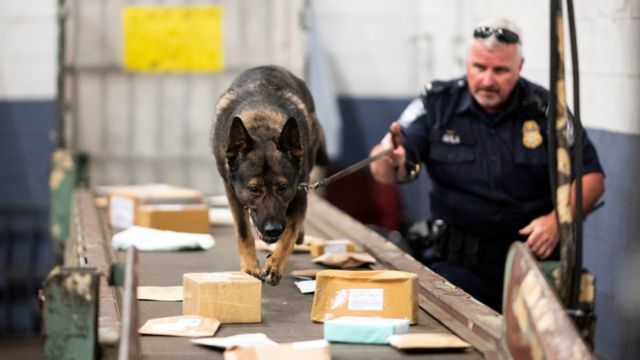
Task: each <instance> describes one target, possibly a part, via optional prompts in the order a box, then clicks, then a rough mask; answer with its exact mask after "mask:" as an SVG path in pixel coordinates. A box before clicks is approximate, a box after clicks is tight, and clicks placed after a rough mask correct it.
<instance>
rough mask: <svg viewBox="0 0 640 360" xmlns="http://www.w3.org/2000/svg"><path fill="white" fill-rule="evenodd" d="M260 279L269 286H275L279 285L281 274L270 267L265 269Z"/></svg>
mask: <svg viewBox="0 0 640 360" xmlns="http://www.w3.org/2000/svg"><path fill="white" fill-rule="evenodd" d="M260 279H262V281H264V282H266V283H267V284H269V285H272V286H276V285H278V284H279V283H280V279H282V274H281V273H280V272H278V271H276V270H274V269H273V268H271V267H267V268H266V269H265V270H264V271H263V272H262V274H260Z"/></svg>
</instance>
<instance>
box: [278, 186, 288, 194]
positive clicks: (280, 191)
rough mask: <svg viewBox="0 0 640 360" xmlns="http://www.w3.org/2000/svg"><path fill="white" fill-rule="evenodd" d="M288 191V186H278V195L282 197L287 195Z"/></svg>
mask: <svg viewBox="0 0 640 360" xmlns="http://www.w3.org/2000/svg"><path fill="white" fill-rule="evenodd" d="M287 190H288V187H287V184H280V185H278V188H277V189H276V191H277V192H278V194H280V195H282V194H284V193H286V192H287Z"/></svg>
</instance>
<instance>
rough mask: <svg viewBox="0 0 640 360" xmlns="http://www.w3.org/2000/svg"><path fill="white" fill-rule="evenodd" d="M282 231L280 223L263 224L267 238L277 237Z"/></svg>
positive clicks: (282, 227)
mask: <svg viewBox="0 0 640 360" xmlns="http://www.w3.org/2000/svg"><path fill="white" fill-rule="evenodd" d="M283 231H284V226H282V224H278V223H273V222H268V223H266V224H265V226H264V235H265V236H266V237H269V238H276V239H277V238H279V237H280V235H282V232H283Z"/></svg>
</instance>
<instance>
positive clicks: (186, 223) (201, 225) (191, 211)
mask: <svg viewBox="0 0 640 360" xmlns="http://www.w3.org/2000/svg"><path fill="white" fill-rule="evenodd" d="M134 223H135V225H138V226H146V227H150V228H154V229H160V230H171V231H181V232H189V233H203V234H208V233H209V207H208V206H207V205H205V204H189V205H181V204H160V205H139V206H138V208H137V209H136V215H135V220H134Z"/></svg>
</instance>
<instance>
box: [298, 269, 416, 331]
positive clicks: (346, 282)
mask: <svg viewBox="0 0 640 360" xmlns="http://www.w3.org/2000/svg"><path fill="white" fill-rule="evenodd" d="M340 316H373V317H384V318H398V319H407V320H409V323H411V324H416V323H417V322H418V277H417V275H416V274H413V273H409V272H403V271H394V270H371V271H350V270H323V271H320V272H318V274H317V275H316V292H315V294H314V296H313V306H312V308H311V320H313V321H316V322H323V321H326V320H330V319H335V318H337V317H340Z"/></svg>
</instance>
